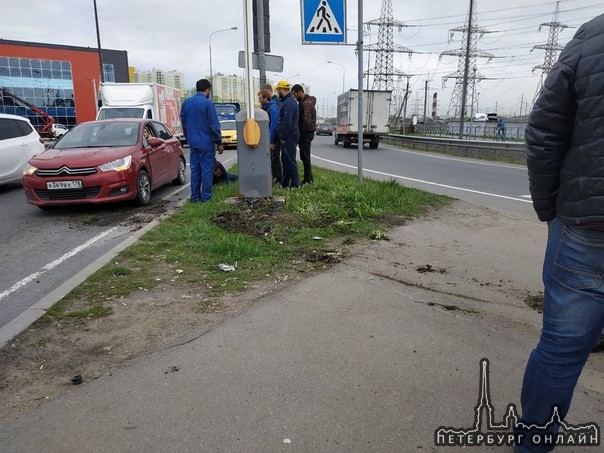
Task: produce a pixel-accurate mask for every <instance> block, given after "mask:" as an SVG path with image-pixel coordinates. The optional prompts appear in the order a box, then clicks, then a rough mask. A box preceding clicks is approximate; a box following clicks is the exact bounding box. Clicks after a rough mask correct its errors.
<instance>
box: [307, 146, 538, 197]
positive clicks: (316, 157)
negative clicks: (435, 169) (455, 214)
mask: <svg viewBox="0 0 604 453" xmlns="http://www.w3.org/2000/svg"><path fill="white" fill-rule="evenodd" d="M313 158H314V159H318V160H322V161H324V162H329V163H331V164H335V165H340V166H342V167H348V168H353V169H355V170H357V169H358V167H356V166H355V165H348V164H343V163H341V162H336V161H335V160H329V159H325V158H323V157H319V156H315V155H313ZM363 171H364V172H367V173H375V174H376V175H382V176H389V177H391V178H396V179H403V180H406V181H412V182H419V183H421V184H427V185H430V186H437V187H443V188H446V189H453V190H459V191H462V192H470V193H475V194H478V195H486V196H489V197H495V198H503V199H506V200H512V201H521V202H523V203H532V201H531V200H525V199H523V198H517V197H509V196H507V195H499V194H497V193H490V192H483V191H481V190H473V189H466V188H465V187H456V186H450V185H448V184H440V183H437V182H432V181H424V180H423V179H415V178H408V177H406V176H400V175H394V174H392V173H385V172H382V171H377V170H368V169H366V168H364V169H363Z"/></svg>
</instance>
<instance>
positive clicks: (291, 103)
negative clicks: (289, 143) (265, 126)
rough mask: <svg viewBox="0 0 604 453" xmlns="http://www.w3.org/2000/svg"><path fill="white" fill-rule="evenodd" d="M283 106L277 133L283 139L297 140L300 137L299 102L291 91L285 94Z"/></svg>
mask: <svg viewBox="0 0 604 453" xmlns="http://www.w3.org/2000/svg"><path fill="white" fill-rule="evenodd" d="M282 101H283V107H281V111H280V112H279V125H278V126H277V135H279V138H280V139H281V140H283V141H285V140H287V139H288V138H289V139H292V140H296V141H298V139H299V138H300V131H299V129H298V116H299V114H298V102H297V101H296V98H294V96H293V95H292V93H291V91H290V92H289V93H287V94H286V95H285V96H283V99H282Z"/></svg>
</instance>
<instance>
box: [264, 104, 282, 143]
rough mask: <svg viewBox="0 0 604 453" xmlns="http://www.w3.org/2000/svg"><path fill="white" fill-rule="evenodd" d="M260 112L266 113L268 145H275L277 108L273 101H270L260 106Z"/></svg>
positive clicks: (277, 119)
mask: <svg viewBox="0 0 604 453" xmlns="http://www.w3.org/2000/svg"><path fill="white" fill-rule="evenodd" d="M262 110H264V111H265V112H266V113H268V119H269V121H268V131H269V140H270V142H269V143H271V144H273V143H275V140H277V124H279V106H278V105H277V103H276V102H275V101H274V100H273V99H271V100H270V101H268V102H267V103H266V104H264V105H263V106H262Z"/></svg>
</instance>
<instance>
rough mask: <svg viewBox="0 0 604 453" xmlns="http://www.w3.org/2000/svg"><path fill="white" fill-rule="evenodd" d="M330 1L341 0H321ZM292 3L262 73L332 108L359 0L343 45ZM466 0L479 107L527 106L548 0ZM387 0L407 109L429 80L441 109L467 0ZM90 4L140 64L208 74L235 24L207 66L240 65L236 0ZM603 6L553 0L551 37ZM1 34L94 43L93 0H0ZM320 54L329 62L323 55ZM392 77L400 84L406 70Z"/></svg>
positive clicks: (372, 8) (191, 79) (275, 4)
mask: <svg viewBox="0 0 604 453" xmlns="http://www.w3.org/2000/svg"><path fill="white" fill-rule="evenodd" d="M250 1H251V0H250ZM304 1H311V0H304ZM336 1H339V2H341V1H342V0H328V2H336ZM300 3H301V2H300V0H270V14H271V20H270V26H271V53H272V54H274V55H279V56H283V57H284V59H285V65H284V70H283V73H282V74H276V73H268V77H269V79H271V80H272V81H274V82H277V81H278V80H280V79H282V78H288V79H289V81H290V82H291V83H304V84H306V85H308V86H310V91H311V94H313V95H314V96H316V97H317V99H318V102H317V107H318V110H319V113H321V112H322V111H323V110H327V109H328V108H331V109H333V106H334V105H335V101H336V94H339V93H340V92H341V91H342V78H343V76H344V75H345V83H346V88H347V89H348V88H353V87H355V88H356V86H357V79H358V76H357V59H356V56H355V52H354V44H355V43H356V41H357V36H358V32H357V23H358V15H357V12H358V4H359V1H358V0H347V7H346V9H347V28H348V43H349V45H348V46H340V45H302V44H301V41H302V37H301V35H302V33H301V13H300ZM474 3H475V4H476V5H477V14H478V25H479V26H481V27H484V28H486V29H487V30H489V31H492V32H494V33H489V34H486V35H484V37H483V38H482V39H481V40H480V41H479V43H478V48H479V50H483V51H486V52H490V53H492V54H494V56H495V58H494V59H492V60H491V61H487V60H486V59H483V58H478V60H477V72H478V73H480V74H481V75H482V76H484V77H485V80H482V81H481V82H480V83H478V84H477V88H476V91H477V93H479V95H478V100H479V110H480V111H483V112H486V111H490V112H491V111H493V112H494V111H499V113H502V114H504V115H512V114H514V113H516V114H518V113H520V106H521V102H522V105H523V106H524V109H526V105H527V103H529V102H530V101H532V99H533V96H534V94H535V89H536V86H537V84H538V82H539V76H540V71H539V70H537V71H535V72H534V73H532V72H531V71H532V68H533V67H534V66H537V65H540V64H543V59H544V55H545V52H544V51H543V50H534V51H532V52H531V49H532V47H533V46H534V45H537V44H545V43H546V42H547V39H548V33H549V27H543V28H542V30H541V31H539V25H540V24H542V23H546V22H551V21H552V19H553V14H554V11H555V7H556V1H555V0H533V1H532V2H531V1H526V0H505V1H500V0H475V1H474ZM392 4H393V13H394V14H393V15H394V18H395V19H396V20H398V21H401V22H404V23H405V24H406V25H409V26H412V27H405V28H402V29H401V30H399V29H394V32H393V37H394V42H395V43H396V44H399V45H401V46H405V47H407V48H410V49H412V50H413V51H414V52H416V53H414V54H413V55H412V56H411V57H409V56H408V55H407V54H398V53H397V54H394V66H395V68H396V69H398V70H400V71H403V72H405V73H407V74H414V76H413V77H411V79H410V85H411V94H410V99H409V110H408V111H413V108H414V107H417V108H418V109H419V110H420V113H421V112H422V111H423V99H424V87H425V81H426V80H428V81H429V82H428V90H429V93H430V97H431V96H432V94H433V93H438V104H439V107H438V113H439V114H440V115H444V114H445V113H446V112H447V109H448V107H449V101H450V98H451V91H452V89H453V87H454V86H455V80H454V79H451V80H448V81H447V82H446V84H445V85H444V86H443V76H446V75H448V74H451V73H455V72H456V71H457V67H458V60H459V59H458V57H453V56H443V57H442V58H439V54H440V53H441V52H445V51H454V50H459V49H460V48H461V45H462V43H461V38H462V32H456V33H453V36H452V39H450V38H451V33H450V32H449V30H450V29H453V28H456V27H462V26H463V25H464V23H465V21H466V20H467V13H468V8H469V0H428V1H417V0H413V1H407V0H393V1H392ZM363 5H364V6H363V19H364V21H365V22H366V21H370V20H372V19H377V18H379V17H380V13H381V9H382V1H381V0H364V1H363ZM97 8H98V13H99V23H100V33H101V44H102V46H103V47H104V48H107V49H117V50H127V51H128V60H129V63H130V65H131V66H135V67H136V68H138V69H142V70H146V69H152V68H159V69H162V70H165V71H169V70H173V69H174V70H177V71H179V72H182V73H184V75H185V80H186V85H187V87H191V86H193V85H194V83H195V81H196V80H197V79H198V78H202V77H206V76H207V75H208V74H209V36H210V34H211V33H212V32H214V31H217V30H222V29H228V28H230V27H238V29H237V30H235V31H227V32H220V33H216V34H214V35H213V37H212V66H213V70H214V72H215V73H216V72H222V73H225V74H237V75H243V70H242V69H240V68H238V66H237V54H238V52H239V50H243V48H244V32H243V30H244V27H243V24H244V18H243V16H244V14H243V11H244V8H243V0H214V1H210V0H171V1H166V0H97ZM602 12H603V11H602V0H561V1H560V17H559V21H560V22H562V23H564V24H566V25H568V26H570V27H572V28H568V29H565V30H561V31H560V35H559V43H560V44H562V45H564V44H566V43H567V42H568V41H569V40H570V39H571V38H572V36H573V35H574V33H575V31H576V28H577V27H578V26H580V25H581V24H582V23H584V22H586V21H588V20H589V19H591V18H593V17H595V16H597V15H598V14H601V13H602ZM0 38H3V39H11V40H22V41H33V42H44V43H53V44H66V45H75V46H90V47H96V31H95V26H94V9H93V0H55V1H53V2H41V1H39V0H2V28H1V29H0ZM377 40H378V27H371V28H370V29H369V30H367V31H366V35H365V38H364V41H365V43H366V44H369V43H375V42H377ZM368 56H369V57H370V61H369V62H370V65H371V66H373V64H374V59H375V55H374V54H373V53H370V54H369V53H365V68H367V57H368ZM328 60H331V61H333V62H335V63H337V64H329V63H327V61H328ZM340 65H342V66H340ZM255 73H256V75H257V74H258V73H257V71H256V72H255ZM370 81H371V80H370ZM396 83H397V84H400V86H401V87H404V85H405V84H406V79H405V78H403V79H402V80H401V81H400V82H396ZM365 86H366V85H365ZM370 86H371V85H370Z"/></svg>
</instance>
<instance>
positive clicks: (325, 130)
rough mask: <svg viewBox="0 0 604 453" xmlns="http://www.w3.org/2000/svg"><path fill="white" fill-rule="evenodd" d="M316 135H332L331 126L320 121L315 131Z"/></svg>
mask: <svg viewBox="0 0 604 453" xmlns="http://www.w3.org/2000/svg"><path fill="white" fill-rule="evenodd" d="M315 133H316V134H317V135H333V127H332V126H331V124H328V123H321V124H319V125H318V126H317V130H316V132H315Z"/></svg>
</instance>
